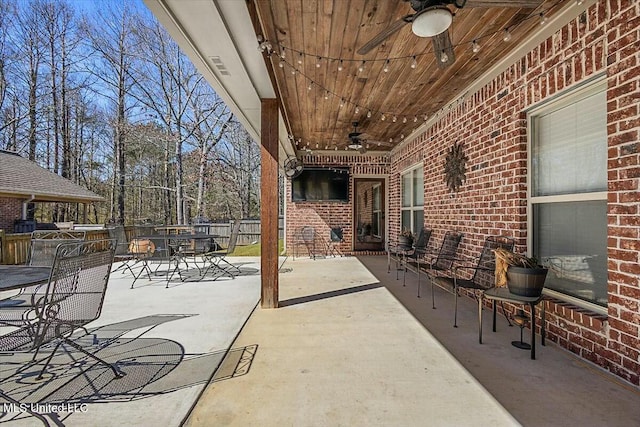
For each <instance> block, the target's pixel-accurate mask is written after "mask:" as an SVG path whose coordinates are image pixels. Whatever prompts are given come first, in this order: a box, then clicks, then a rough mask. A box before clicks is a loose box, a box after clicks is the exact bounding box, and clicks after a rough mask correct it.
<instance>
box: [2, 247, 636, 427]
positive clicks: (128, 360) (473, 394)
mask: <svg viewBox="0 0 640 427" xmlns="http://www.w3.org/2000/svg"><path fill="white" fill-rule="evenodd" d="M281 261H282V262H283V265H282V268H281V274H280V300H281V308H279V309H277V310H263V309H260V308H256V304H257V302H258V299H259V295H260V275H259V271H258V269H259V259H255V258H253V259H248V258H234V259H232V262H234V263H236V264H237V263H242V264H243V266H244V267H243V268H244V269H245V271H246V273H247V274H246V275H243V276H239V277H236V278H235V279H229V278H223V279H220V280H216V281H199V282H185V283H181V282H176V283H174V282H172V283H171V285H170V288H169V289H164V286H165V283H166V282H165V281H164V280H162V279H154V280H152V281H148V280H147V279H140V280H139V281H138V282H137V283H136V286H135V289H133V290H132V289H129V287H130V284H131V277H130V276H129V275H127V274H121V273H120V272H116V273H114V274H112V276H111V279H110V282H109V289H108V291H107V298H106V301H105V306H104V310H103V313H102V316H101V317H100V319H98V321H96V322H94V324H92V325H90V326H91V327H90V328H89V329H90V331H91V333H92V334H95V335H96V336H97V337H98V338H99V341H103V340H104V341H105V342H111V344H110V345H109V346H107V347H106V348H104V349H103V350H101V351H100V352H99V355H101V356H102V357H103V358H105V359H106V360H107V361H109V362H115V361H117V362H118V366H119V367H120V368H121V369H122V370H123V371H125V372H126V373H127V375H126V376H125V377H124V378H123V379H119V380H118V379H114V377H113V373H112V372H111V371H110V370H108V369H105V368H103V367H102V366H100V365H95V364H93V362H92V361H87V359H86V358H84V357H78V353H77V352H74V351H69V349H67V351H66V352H60V354H58V355H57V356H56V357H54V359H53V365H52V368H51V369H50V371H51V374H52V377H50V378H48V379H47V380H46V381H44V383H40V384H33V382H30V381H16V382H15V384H14V386H13V388H11V382H10V381H9V382H7V381H3V382H2V385H1V386H2V389H3V391H5V392H10V393H11V395H12V396H13V397H16V398H18V399H19V400H20V401H24V402H32V401H42V399H44V400H45V401H53V402H67V403H82V404H86V406H82V407H81V410H76V411H75V412H65V411H52V410H49V411H47V410H44V411H42V412H43V413H45V414H47V417H48V419H49V420H50V421H52V422H51V424H52V425H64V426H97V427H100V426H136V427H137V426H145V427H146V426H176V427H177V426H180V425H183V424H184V425H187V426H207V427H208V426H261V427H263V426H267V427H268V426H274V427H275V426H278V427H279V426H424V425H429V426H431V425H434V426H478V425H491V426H494V425H525V426H578V425H580V426H603V425H606V426H631V425H640V390H638V388H635V387H633V386H630V385H628V384H626V383H623V382H622V381H620V380H618V379H617V378H615V377H613V376H611V375H609V374H607V373H605V372H603V371H602V370H600V369H599V368H597V367H594V366H592V365H590V364H588V363H586V362H584V361H581V360H579V359H577V358H576V357H574V356H573V355H571V354H569V353H567V352H566V351H564V350H562V349H559V348H557V347H556V346H554V345H553V344H551V343H549V342H547V343H548V345H547V346H545V347H542V346H539V347H538V353H537V356H538V357H537V360H530V359H529V352H528V351H523V350H519V349H516V348H515V347H513V346H511V344H510V342H511V341H512V340H515V339H517V338H518V336H519V334H518V329H517V328H515V327H514V328H509V327H507V325H506V322H505V321H504V319H503V318H501V319H499V323H498V328H499V329H498V332H497V333H492V332H491V331H490V316H489V315H488V314H489V313H488V312H487V315H486V316H485V317H484V320H485V331H486V332H485V337H484V338H485V339H484V344H482V345H480V344H478V340H477V311H476V305H475V303H474V302H473V301H472V300H470V299H468V298H462V299H461V301H460V307H459V326H460V327H459V328H457V329H454V328H453V327H452V320H453V309H452V308H453V296H452V295H450V294H447V293H444V292H443V291H440V290H436V292H437V293H436V301H437V307H438V308H437V310H432V309H431V307H430V303H431V301H430V297H423V298H416V280H415V274H408V275H407V285H406V286H405V287H403V286H402V281H397V280H396V279H395V277H396V276H395V273H394V272H392V273H391V274H388V273H387V271H386V258H385V257H380V256H367V257H359V258H356V257H345V258H327V259H317V260H310V259H305V258H299V259H296V260H295V261H293V260H292V259H291V258H288V259H286V261H285V260H284V259H282V260H281ZM423 283H424V280H423ZM423 295H428V292H427V288H426V287H425V288H423ZM245 322H246V323H245ZM525 337H528V334H525ZM539 339H540V337H538V340H539ZM538 343H539V341H538ZM3 357H4V356H3ZM70 358H74V361H73V363H72V364H70V361H71V360H70ZM223 358H224V360H223ZM3 360H5V359H3ZM0 366H2V368H1V369H0V373H2V375H3V377H2V378H4V377H5V376H6V371H7V370H8V369H10V368H7V367H6V366H5V365H0ZM7 387H9V388H7ZM45 397H46V398H45ZM0 423H3V424H5V425H8V426H37V425H41V423H40V422H39V421H38V420H36V419H34V418H32V417H30V416H28V415H27V414H24V413H20V412H14V411H8V410H7V409H5V410H4V411H3V413H2V416H0Z"/></svg>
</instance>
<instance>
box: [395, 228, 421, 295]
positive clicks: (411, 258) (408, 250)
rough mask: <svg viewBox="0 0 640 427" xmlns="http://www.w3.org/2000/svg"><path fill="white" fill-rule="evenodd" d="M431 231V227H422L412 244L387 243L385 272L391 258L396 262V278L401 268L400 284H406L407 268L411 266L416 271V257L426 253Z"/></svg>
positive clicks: (417, 260)
mask: <svg viewBox="0 0 640 427" xmlns="http://www.w3.org/2000/svg"><path fill="white" fill-rule="evenodd" d="M431 233H432V231H431V229H428V228H425V227H422V228H421V229H420V232H419V233H418V237H417V238H416V240H415V242H414V244H413V246H411V247H407V246H403V245H402V244H399V243H398V244H396V245H389V251H388V252H387V273H388V272H389V271H390V270H389V267H390V264H391V261H390V260H391V258H393V259H395V262H396V280H397V279H398V270H402V286H405V285H406V276H407V269H408V268H409V267H412V268H415V269H416V271H417V266H418V262H419V259H418V258H419V257H421V256H423V255H424V253H426V251H427V247H428V245H429V241H430V240H431Z"/></svg>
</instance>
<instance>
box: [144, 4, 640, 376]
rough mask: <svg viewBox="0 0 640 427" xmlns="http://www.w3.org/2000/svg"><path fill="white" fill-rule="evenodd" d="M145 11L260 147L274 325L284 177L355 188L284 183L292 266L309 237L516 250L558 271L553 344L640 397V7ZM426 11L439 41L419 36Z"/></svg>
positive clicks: (195, 7)
mask: <svg viewBox="0 0 640 427" xmlns="http://www.w3.org/2000/svg"><path fill="white" fill-rule="evenodd" d="M146 4H147V5H148V7H149V8H150V9H151V10H152V11H153V13H154V14H155V15H156V16H157V18H158V19H159V20H160V22H161V23H163V25H164V26H165V27H166V28H167V30H168V31H169V32H170V33H171V34H172V36H173V37H174V38H175V40H176V41H177V42H178V43H179V44H180V46H181V47H182V48H183V49H184V51H185V52H186V53H187V55H189V56H190V58H191V59H192V60H193V62H194V63H195V64H196V66H197V67H198V68H199V69H200V71H201V72H202V73H203V74H204V75H205V77H206V78H207V79H208V81H209V82H210V83H211V85H212V86H213V87H214V89H215V90H216V91H217V92H218V93H219V94H220V96H221V97H222V98H223V99H224V100H225V102H227V104H228V105H229V106H230V108H231V109H232V110H233V111H234V114H236V115H237V117H238V118H239V120H241V121H242V122H243V124H244V125H245V127H246V128H247V130H248V131H249V132H250V133H251V134H252V135H253V136H254V138H255V139H256V140H259V141H261V144H262V149H263V157H262V197H261V208H262V215H261V218H262V230H263V242H262V247H263V254H262V259H261V266H262V277H261V280H262V285H261V307H262V308H277V307H278V306H280V305H281V302H282V301H284V299H283V298H282V297H281V296H280V295H279V276H278V263H277V255H278V254H277V212H278V192H277V191H276V189H277V172H278V169H280V171H281V172H283V173H284V174H285V175H288V176H291V177H293V176H294V175H296V174H297V173H298V172H300V171H302V173H304V171H305V170H314V169H322V170H330V171H332V172H333V173H342V172H341V171H345V172H344V173H346V174H348V177H349V180H348V196H347V197H346V198H344V197H342V196H331V194H329V195H328V196H326V195H325V194H324V193H322V192H320V193H319V194H320V195H317V194H316V195H315V196H314V198H315V200H310V199H309V198H308V197H307V196H304V197H302V196H300V193H299V192H296V187H295V185H296V184H295V182H296V181H295V178H294V179H293V180H291V181H287V182H286V185H285V187H286V188H285V192H284V194H285V201H284V204H285V223H286V242H287V248H288V250H290V248H291V247H292V245H293V242H294V241H295V238H296V235H297V233H298V231H299V230H300V228H301V227H303V226H313V227H314V228H315V230H316V232H317V235H318V236H319V239H324V240H326V239H328V238H329V236H330V232H331V229H332V228H335V227H339V228H341V229H342V230H343V232H344V233H343V237H344V240H343V241H342V242H340V244H339V248H340V250H341V251H342V252H343V253H358V254H362V253H370V252H369V251H372V250H373V251H379V252H383V251H384V250H385V249H386V245H388V244H389V242H393V241H395V240H396V239H397V236H398V235H399V234H400V232H401V230H403V229H405V228H406V229H409V230H411V231H413V232H414V233H417V232H418V230H419V229H420V228H421V227H423V226H426V227H429V228H430V229H432V230H433V239H434V244H436V245H437V242H439V241H440V240H441V239H442V237H443V236H444V234H445V233H446V232H447V231H456V232H459V233H462V234H463V236H464V237H463V240H462V243H461V249H460V252H461V254H462V255H463V256H465V257H466V258H471V259H472V258H474V257H475V256H476V255H477V253H478V252H479V250H480V247H481V246H482V242H483V241H484V240H485V238H486V237H487V236H492V235H507V236H509V237H511V238H513V239H515V241H516V250H517V251H518V252H527V253H528V254H530V255H536V256H538V257H540V259H543V261H544V262H547V263H548V265H549V268H550V269H552V272H553V276H552V279H553V280H548V282H549V283H548V289H547V290H546V291H545V292H546V293H545V294H546V298H545V301H544V304H545V307H546V311H547V316H546V318H545V319H539V320H542V321H544V322H545V326H546V329H547V331H548V333H549V336H548V338H549V340H550V341H551V342H552V343H554V344H556V345H558V346H559V347H562V348H564V349H567V350H569V351H570V352H572V353H574V354H576V355H578V356H579V357H581V358H582V360H584V361H585V363H587V361H588V363H593V364H595V365H597V366H600V367H602V368H604V369H605V370H608V371H610V372H612V373H614V374H615V375H617V376H619V377H620V378H622V379H623V380H624V381H627V382H628V384H630V385H631V386H634V387H636V386H637V385H638V384H639V381H640V376H639V374H638V372H640V364H639V362H638V360H639V359H638V358H639V357H640V353H639V351H638V348H639V347H640V345H639V340H638V334H639V329H638V323H639V318H638V316H639V315H638V307H639V301H640V291H639V289H640V284H639V282H638V275H639V273H640V271H638V265H639V261H640V251H639V248H638V240H639V239H640V225H639V224H638V222H637V215H638V202H639V200H638V194H640V191H639V189H640V188H639V180H638V178H637V176H638V174H637V170H638V164H640V158H639V156H640V154H639V150H638V141H639V135H638V119H639V117H640V111H638V106H637V102H636V101H637V95H638V91H639V89H638V63H639V61H640V59H639V57H638V52H637V49H635V48H634V46H635V45H637V42H638V39H640V34H639V33H640V29H639V27H640V26H639V25H638V16H640V5H638V4H637V2H627V1H609V0H586V1H577V2H576V1H569V0H567V1H552V0H546V1H522V2H501V1H490V2H476V1H471V0H469V1H467V2H465V1H442V2H439V1H427V0H416V1H411V2H405V1H389V2H377V1H373V0H358V1H356V0H354V1H352V2H346V1H344V2H343V1H333V2H332V1H326V2H299V1H295V0H290V1H289V0H282V1H247V2H239V1H224V0H219V1H216V0H211V1H200V0H194V1H178V0H146ZM432 7H433V8H435V9H438V10H439V12H437V13H438V14H440V13H444V14H445V15H447V14H449V15H452V17H451V18H450V19H449V22H448V24H447V27H446V31H445V32H446V35H443V34H445V33H438V34H437V35H436V36H432V37H424V38H420V37H417V36H416V35H415V34H414V33H416V30H413V31H412V28H411V27H412V26H411V25H407V24H408V23H410V22H411V21H413V20H414V19H417V17H418V15H419V14H420V15H422V14H424V15H427V12H426V10H427V9H429V10H431V8H432ZM443 8H447V9H448V12H444V11H443ZM428 14H429V15H430V14H431V12H429V13H428ZM447 37H448V38H449V39H450V40H447ZM569 124H570V125H569ZM564 131H567V132H569V135H567V134H566V133H563V132H564ZM292 165H293V166H292ZM374 200H377V201H378V203H377V204H374V203H373V201H374ZM363 206H364V207H365V209H363V208H362V207H363ZM374 206H375V207H374ZM367 230H369V231H367ZM374 230H375V231H374ZM378 242H380V245H381V246H380V245H379V246H378V247H374V246H373V245H375V244H378ZM329 261H333V259H329ZM336 262H337V261H336ZM284 309H285V310H286V309H287V307H284ZM265 315H266V316H269V314H265ZM272 316H275V314H274V315H272ZM458 333H460V330H459V329H456V330H453V329H452V330H451V331H450V334H458ZM309 339H313V337H312V336H310V337H309ZM309 357H311V356H309Z"/></svg>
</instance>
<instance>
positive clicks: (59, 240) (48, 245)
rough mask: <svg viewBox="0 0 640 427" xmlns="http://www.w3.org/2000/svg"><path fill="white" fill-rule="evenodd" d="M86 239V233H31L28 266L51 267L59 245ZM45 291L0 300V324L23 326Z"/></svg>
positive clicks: (40, 287)
mask: <svg viewBox="0 0 640 427" xmlns="http://www.w3.org/2000/svg"><path fill="white" fill-rule="evenodd" d="M85 238H86V232H84V231H62V230H52V231H49V230H47V231H45V230H38V231H34V232H32V233H31V241H30V246H29V261H28V265H30V266H34V267H51V266H53V261H54V259H55V257H56V250H57V248H58V246H59V245H61V244H65V243H81V242H82V241H84V240H85ZM44 291H45V287H44V285H36V286H29V287H26V288H22V289H20V291H19V292H17V293H16V294H15V295H13V296H11V297H8V298H4V299H2V300H0V324H1V325H7V326H18V327H19V326H22V325H24V324H25V323H26V322H27V318H28V315H29V311H30V310H31V309H32V308H33V301H34V300H35V299H37V298H38V297H39V296H41V295H42V293H43V292H44Z"/></svg>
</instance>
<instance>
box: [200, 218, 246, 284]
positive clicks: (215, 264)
mask: <svg viewBox="0 0 640 427" xmlns="http://www.w3.org/2000/svg"><path fill="white" fill-rule="evenodd" d="M240 225H241V223H240V221H235V222H234V224H233V227H232V228H231V234H230V235H229V244H228V245H227V247H226V248H225V247H222V246H220V245H218V244H217V243H216V242H215V240H211V241H210V245H211V248H210V250H208V251H207V252H205V253H204V254H203V255H202V256H203V258H204V260H205V264H207V268H206V269H205V270H204V273H203V277H205V276H206V275H207V273H208V272H209V271H210V270H212V269H213V271H214V272H215V273H216V276H215V277H214V278H217V277H219V276H222V275H229V276H231V277H232V278H235V276H237V275H238V274H242V270H240V268H239V267H238V266H236V265H233V264H231V263H230V262H229V261H227V260H226V257H227V255H229V254H231V253H233V251H234V250H235V249H236V243H237V242H238V235H239V234H240Z"/></svg>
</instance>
